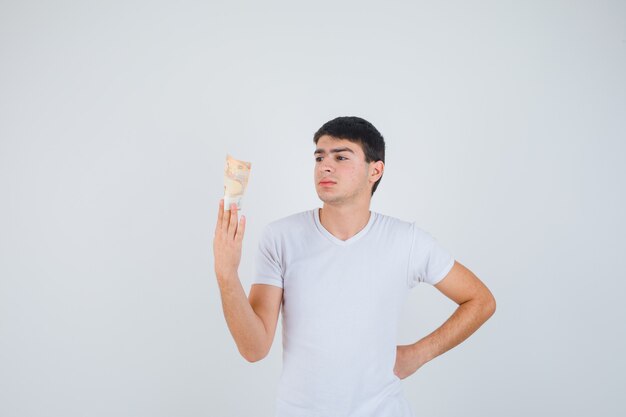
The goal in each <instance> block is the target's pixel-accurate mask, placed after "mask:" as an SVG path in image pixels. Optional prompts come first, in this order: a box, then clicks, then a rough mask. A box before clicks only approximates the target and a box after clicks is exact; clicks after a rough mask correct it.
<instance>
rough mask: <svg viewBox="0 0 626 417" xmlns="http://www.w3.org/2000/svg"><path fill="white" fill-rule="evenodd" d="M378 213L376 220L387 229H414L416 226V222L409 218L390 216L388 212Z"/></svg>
mask: <svg viewBox="0 0 626 417" xmlns="http://www.w3.org/2000/svg"><path fill="white" fill-rule="evenodd" d="M375 213H376V217H377V219H376V222H377V223H378V224H379V226H380V227H382V228H385V229H395V230H413V228H414V227H415V222H414V221H413V222H410V221H407V220H402V219H399V218H398V217H394V216H390V215H388V214H383V213H379V212H375Z"/></svg>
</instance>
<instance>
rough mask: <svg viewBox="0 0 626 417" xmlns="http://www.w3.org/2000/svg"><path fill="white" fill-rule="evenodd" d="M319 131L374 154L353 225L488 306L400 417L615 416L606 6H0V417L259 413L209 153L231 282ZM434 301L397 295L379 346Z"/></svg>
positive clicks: (615, 153) (302, 200)
mask: <svg viewBox="0 0 626 417" xmlns="http://www.w3.org/2000/svg"><path fill="white" fill-rule="evenodd" d="M337 116H360V117H363V118H365V119H367V120H369V121H370V122H372V123H373V124H374V125H375V126H376V127H377V128H378V129H379V130H380V132H381V133H382V134H383V135H384V137H385V139H386V141H387V158H386V170H385V174H384V176H383V179H382V181H381V183H380V186H379V188H378V190H377V191H376V194H375V195H374V197H373V200H372V206H371V208H372V210H375V211H378V212H380V213H383V214H387V215H391V216H394V217H397V218H400V219H403V220H406V221H416V223H417V224H418V225H419V226H420V227H422V228H423V229H425V230H427V231H428V232H430V233H431V234H432V235H433V236H434V237H436V238H437V240H438V241H439V242H440V243H441V244H442V245H444V246H445V247H446V248H448V249H449V250H450V251H451V252H452V253H453V254H454V256H455V258H456V259H457V261H459V262H461V263H463V264H464V265H465V266H467V267H468V268H469V269H471V270H472V271H473V272H474V273H475V274H476V275H477V276H478V277H479V278H480V279H481V280H483V282H485V283H486V284H487V286H488V287H489V288H490V289H491V290H492V292H493V294H494V295H495V297H496V300H497V311H496V313H495V315H494V316H493V317H492V318H491V319H490V320H489V321H488V322H487V323H485V325H484V326H482V327H481V328H480V329H479V330H478V331H477V332H476V333H475V334H474V335H473V336H472V337H470V338H469V339H468V340H467V341H465V342H464V343H462V344H461V345H459V346H458V347H456V348H455V349H453V350H451V351H449V352H447V353H445V354H443V355H442V356H440V357H438V358H436V359H434V360H433V361H432V362H430V363H428V364H426V365H425V366H424V367H422V368H421V369H420V370H418V372H416V373H415V374H414V375H412V376H411V377H409V378H407V379H405V380H403V382H402V383H403V389H404V392H405V395H406V396H407V398H408V399H409V401H410V403H411V405H412V407H413V410H414V412H415V414H416V416H418V417H421V416H430V417H447V416H460V415H463V416H467V417H470V416H475V417H484V416H507V417H516V416H520V417H521V416H528V415H534V416H590V415H597V416H623V415H625V413H626V406H625V401H624V396H623V393H624V389H625V387H626V364H625V362H626V361H625V359H624V356H623V355H624V352H626V334H625V329H626V326H625V320H624V319H625V317H626V309H625V307H624V293H625V291H626V283H625V281H626V273H625V272H624V264H623V260H624V252H625V251H626V244H625V243H624V235H625V233H626V227H625V226H626V222H625V221H624V213H625V212H626V204H625V189H626V187H625V179H626V167H625V166H626V164H625V163H624V155H626V146H625V144H624V141H625V139H626V3H625V2H624V1H550V0H542V1H518V2H514V1H482V2H477V1H455V2H450V1H448V2H446V1H432V2H408V1H407V2H393V1H386V2H368V1H353V2H340V1H333V2H326V1H316V2H306V3H305V2H293V1H282V2H277V1H264V2H253V1H247V2H236V1H219V2H218V1H178V2H164V1H146V0H142V1H132V0H131V1H108V2H103V1H101V2H95V1H51V2H44V1H39V2H35V1H15V0H14V1H6V0H5V1H2V2H1V3H0V415H2V416H3V417H4V416H6V417H22V416H38V417H39V416H42V417H43V416H63V417H73V416H136V417H160V416H164V417H165V416H176V417H186V416H220V417H222V416H223V417H231V416H232V417H239V416H259V417H264V416H268V417H271V416H272V415H273V412H274V397H275V394H276V388H277V383H278V379H279V376H280V371H281V355H282V346H281V328H280V322H279V328H278V330H277V333H276V338H275V339H274V345H273V347H272V350H271V352H270V354H269V356H268V357H266V358H265V359H264V360H263V361H260V362H256V363H252V364H251V363H248V362H246V361H245V360H244V359H243V358H242V357H241V356H240V355H239V353H238V351H237V348H236V345H235V343H234V341H233V339H232V337H231V335H230V333H229V330H228V327H227V325H226V322H225V319H224V316H223V312H222V305H221V298H220V294H219V287H218V285H217V282H216V279H215V275H214V272H213V252H212V243H213V234H214V228H215V222H216V216H217V208H218V201H219V199H220V197H221V196H222V192H223V168H224V161H225V158H226V154H227V153H230V154H231V155H233V156H234V157H235V158H238V159H243V160H245V161H250V162H251V163H252V171H251V176H250V180H249V183H248V189H247V192H246V195H245V197H244V200H243V211H242V213H243V214H245V215H246V217H247V219H248V227H247V230H246V235H245V238H244V239H245V240H244V246H243V259H242V263H241V267H240V270H239V272H240V276H241V280H242V284H243V286H244V288H245V290H246V292H249V289H250V283H251V280H252V277H253V274H254V270H253V269H254V265H253V263H254V252H255V250H256V247H257V243H258V238H259V234H260V231H261V229H262V227H263V226H264V225H265V224H267V223H268V222H270V221H272V220H276V219H278V218H281V217H284V216H287V215H289V214H293V213H296V212H300V211H304V210H309V209H312V208H315V207H319V206H321V204H322V203H321V201H320V200H319V199H318V198H317V195H316V193H315V188H314V184H313V167H314V159H313V150H314V144H313V141H312V138H313V133H314V132H315V131H316V130H317V129H318V128H319V127H320V126H321V125H322V124H323V123H324V122H326V121H328V120H330V119H332V118H334V117H337ZM455 307H456V304H454V303H453V302H452V301H451V300H449V299H447V298H446V297H445V296H443V295H442V294H441V293H439V292H438V291H437V290H436V289H435V288H434V287H431V286H428V285H427V284H421V285H419V286H417V287H416V288H414V289H413V290H412V291H411V293H410V296H409V298H408V300H407V303H406V305H405V306H404V310H403V317H402V320H401V322H400V323H398V326H399V338H398V344H408V343H413V342H415V341H416V340H418V339H419V338H421V337H424V336H425V335H427V334H428V333H429V332H430V331H432V330H434V329H436V328H437V327H438V326H439V325H440V324H442V323H443V321H444V320H445V319H447V317H448V316H449V315H450V314H452V312H453V311H454V309H455ZM390 325H394V324H393V323H390ZM332 417H335V416H332Z"/></svg>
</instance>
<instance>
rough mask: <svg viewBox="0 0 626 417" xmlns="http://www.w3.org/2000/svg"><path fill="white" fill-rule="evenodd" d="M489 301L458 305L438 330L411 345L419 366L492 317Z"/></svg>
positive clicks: (467, 335)
mask: <svg viewBox="0 0 626 417" xmlns="http://www.w3.org/2000/svg"><path fill="white" fill-rule="evenodd" d="M494 311H495V305H494V304H493V302H492V300H491V299H488V300H481V299H473V300H470V301H467V302H465V303H463V304H460V305H459V306H458V307H457V309H456V310H455V311H454V313H453V314H452V315H451V316H450V318H448V320H446V321H445V322H444V323H443V324H442V325H441V326H440V327H439V328H437V329H436V330H435V331H433V332H432V333H430V334H429V335H428V336H426V337H424V338H422V339H420V340H419V341H417V342H415V343H414V344H413V345H411V347H412V349H413V352H414V354H415V358H416V360H417V361H419V366H422V365H423V364H425V363H426V362H428V361H430V360H432V359H434V358H436V357H437V356H439V355H441V354H443V353H445V352H447V351H448V350H450V349H452V348H453V347H455V346H457V345H458V344H460V343H461V342H463V341H464V340H465V339H467V338H468V337H469V336H471V335H472V333H474V332H475V331H476V330H478V328H479V327H480V326H482V324H483V323H484V322H485V321H487V319H489V317H491V316H492V315H493V313H494Z"/></svg>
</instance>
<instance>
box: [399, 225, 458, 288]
mask: <svg viewBox="0 0 626 417" xmlns="http://www.w3.org/2000/svg"><path fill="white" fill-rule="evenodd" d="M412 235H413V236H412V240H413V242H412V244H411V252H410V254H409V276H408V286H409V288H413V287H415V286H416V285H417V284H418V283H420V282H425V283H427V284H431V285H435V284H437V283H438V282H439V281H441V280H442V279H443V278H444V277H445V276H446V275H447V274H448V272H450V270H451V269H452V267H453V266H454V257H453V256H452V254H451V253H450V252H449V251H448V250H447V249H446V248H445V247H444V246H442V245H441V244H440V243H439V242H438V241H437V239H435V238H434V237H433V236H432V235H431V234H430V233H428V232H426V231H425V230H423V229H421V228H419V227H417V226H416V225H415V223H413V227H412Z"/></svg>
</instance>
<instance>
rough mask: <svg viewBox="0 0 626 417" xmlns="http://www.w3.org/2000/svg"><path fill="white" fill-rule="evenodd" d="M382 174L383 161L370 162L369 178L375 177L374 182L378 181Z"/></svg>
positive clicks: (383, 168)
mask: <svg viewBox="0 0 626 417" xmlns="http://www.w3.org/2000/svg"><path fill="white" fill-rule="evenodd" d="M384 172H385V163H384V162H383V161H376V162H372V166H371V167H370V176H376V179H375V180H374V182H376V181H378V179H379V178H380V177H382V176H383V173H384ZM379 174H380V175H379Z"/></svg>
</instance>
